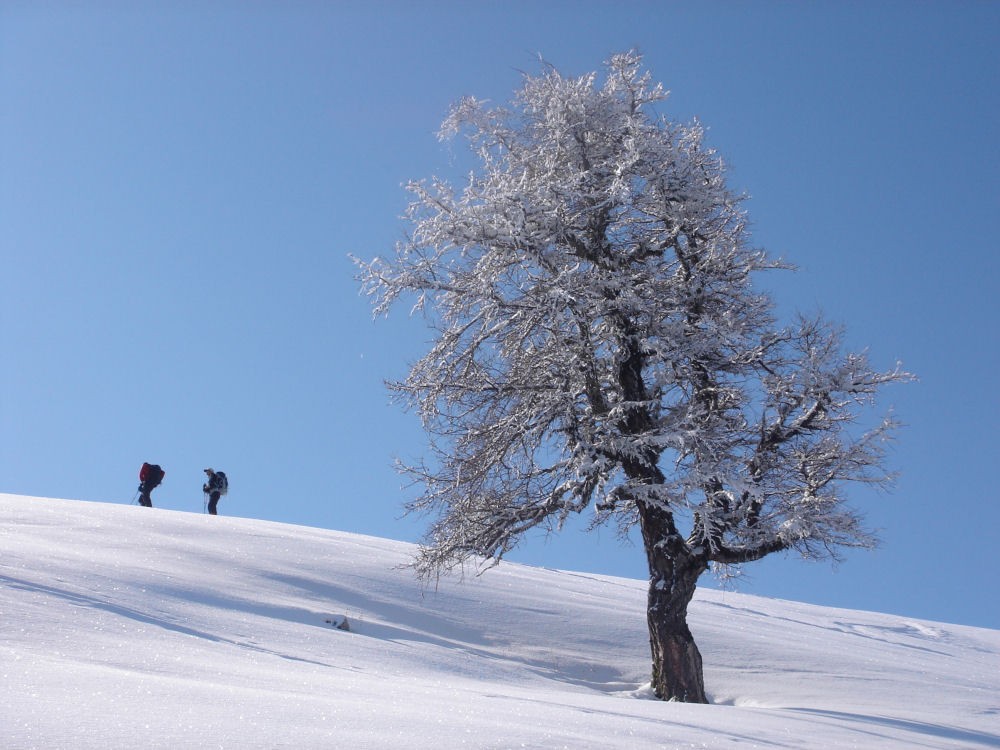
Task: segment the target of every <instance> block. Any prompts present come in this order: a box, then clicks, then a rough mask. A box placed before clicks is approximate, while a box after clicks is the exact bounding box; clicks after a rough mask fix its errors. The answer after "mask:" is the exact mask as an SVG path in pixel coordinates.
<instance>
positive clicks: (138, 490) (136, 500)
mask: <svg viewBox="0 0 1000 750" xmlns="http://www.w3.org/2000/svg"><path fill="white" fill-rule="evenodd" d="M141 491H142V488H141V487H140V488H139V489H137V490H136V491H135V494H134V495H133V496H132V502H130V503H129V505H135V504H136V503H137V502H138V500H139V493H140V492H141Z"/></svg>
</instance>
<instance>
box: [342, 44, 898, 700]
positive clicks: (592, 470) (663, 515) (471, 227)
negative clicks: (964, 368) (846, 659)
mask: <svg viewBox="0 0 1000 750" xmlns="http://www.w3.org/2000/svg"><path fill="white" fill-rule="evenodd" d="M605 72H606V74H605V76H604V79H603V82H601V81H599V80H598V76H597V74H589V75H585V76H582V77H576V78H573V77H565V76H563V75H562V74H560V73H559V72H558V71H556V70H555V69H553V68H551V67H549V66H545V67H544V69H543V71H542V72H541V73H540V74H539V75H537V76H530V75H526V76H525V77H524V80H523V85H522V88H521V89H520V90H519V91H518V92H517V93H516V95H515V97H514V99H513V101H512V103H511V105H510V106H509V107H491V106H489V105H488V104H487V103H485V102H482V101H479V100H477V99H474V98H466V99H462V100H461V101H459V102H458V103H457V104H456V105H455V106H454V107H453V108H452V110H451V112H450V113H449V115H448V117H447V119H446V120H445V122H444V125H443V127H442V131H441V133H442V137H445V138H454V137H464V138H466V139H468V143H469V145H470V147H471V148H472V150H473V153H474V154H475V156H476V158H477V168H476V169H475V170H473V171H472V172H471V173H470V174H469V175H468V177H467V180H466V181H465V183H464V185H463V186H462V187H461V188H460V189H456V188H455V187H453V186H452V184H451V183H450V182H448V181H446V180H444V179H438V178H434V179H430V180H425V181H420V182H413V183H411V184H410V185H409V186H408V189H409V191H410V192H411V193H412V196H413V199H412V203H411V204H410V207H409V210H408V215H407V220H408V223H409V226H410V229H411V232H410V234H409V236H408V237H407V239H406V240H405V241H403V242H401V243H400V244H399V245H398V246H397V248H396V251H395V254H394V255H393V256H392V257H389V258H384V259H383V258H376V259H374V260H372V261H371V262H361V261H359V264H360V268H361V273H360V279H361V281H362V284H363V288H364V289H365V290H366V292H367V293H368V294H369V295H370V296H371V297H372V299H373V301H374V305H375V311H376V314H383V313H386V312H387V311H388V310H389V308H390V307H391V306H392V305H393V303H394V302H396V301H397V300H398V299H399V298H400V297H401V296H407V297H408V298H409V299H410V300H413V301H414V302H415V309H417V310H421V311H424V312H425V313H426V314H427V318H428V321H429V323H430V325H431V326H433V327H434V329H435V330H436V340H435V342H434V345H433V346H432V348H431V349H430V351H428V352H427V354H426V355H425V356H424V357H422V358H421V359H420V360H419V361H418V362H416V363H415V364H414V365H413V366H412V369H411V370H410V372H409V375H408V377H407V378H406V379H405V380H404V381H401V382H395V383H391V384H390V388H391V389H392V390H393V391H394V392H395V393H396V395H397V396H398V397H400V398H401V399H402V400H403V401H404V402H405V403H406V405H407V406H409V407H411V408H413V409H415V410H416V411H418V413H419V414H420V417H421V419H422V421H423V424H424V427H425V430H426V432H427V434H428V436H429V439H430V447H431V450H432V454H433V455H432V456H431V457H430V458H429V460H427V461H426V462H424V463H420V464H417V465H413V466H406V467H404V470H405V471H406V472H407V473H409V474H410V475H411V476H412V477H413V478H414V479H415V480H417V481H418V482H419V483H420V484H421V486H422V488H423V491H422V494H421V495H420V496H419V497H417V498H416V499H415V500H413V501H411V502H410V503H409V504H408V506H407V507H408V509H409V510H410V511H418V512H428V513H429V514H430V515H431V517H432V519H433V520H432V523H431V526H430V529H429V532H428V534H427V538H426V540H425V544H424V546H423V547H422V551H421V554H420V558H419V560H418V563H417V564H418V568H419V570H420V572H421V573H423V574H424V575H435V574H438V573H440V572H442V571H446V570H448V569H450V568H451V567H452V566H454V565H456V564H458V563H461V562H463V561H465V560H468V559H470V558H473V559H482V558H486V559H488V560H494V561H495V560H499V559H500V558H502V556H503V555H504V554H505V553H506V552H508V551H509V550H510V549H511V548H512V547H513V546H515V545H516V544H517V543H518V541H519V540H520V539H521V538H522V536H523V535H524V533H525V532H527V531H528V530H530V529H532V528H535V527H537V526H540V525H548V526H551V527H558V526H559V525H560V524H561V523H562V522H563V521H564V520H566V519H567V518H568V517H569V516H570V515H571V514H579V513H582V512H584V511H585V510H589V512H590V513H592V516H591V519H592V522H593V523H595V524H602V523H607V522H613V523H616V524H618V525H620V526H621V527H623V528H628V527H630V526H632V525H635V524H638V525H639V527H640V528H641V531H642V535H643V541H644V545H645V551H646V555H647V560H648V562H649V566H650V576H651V578H650V606H649V618H650V632H651V644H652V645H653V652H654V653H653V655H654V680H653V681H654V687H655V688H656V690H657V693H658V694H659V695H661V697H664V698H676V699H681V700H704V690H703V686H702V685H701V684H700V670H701V663H700V656H698V654H697V649H696V648H694V643H693V639H691V637H690V633H689V632H687V627H686V624H685V613H686V607H687V602H688V601H689V600H690V597H691V595H692V594H693V590H694V585H695V584H694V582H695V581H696V580H697V578H698V577H699V576H700V575H701V573H702V572H704V571H705V570H706V569H708V568H709V567H710V566H713V565H714V566H718V567H720V568H722V569H725V568H727V567H728V566H733V565H740V564H743V563H748V562H751V561H754V560H757V559H760V558H762V557H764V556H765V555H768V554H771V553H774V552H778V551H782V550H797V551H798V552H800V553H802V554H803V555H805V556H807V557H823V556H827V555H831V554H835V553H836V550H837V548H839V547H843V546H865V545H870V544H872V543H873V541H874V540H873V538H872V536H871V535H870V534H869V533H868V532H867V531H866V530H865V529H864V528H863V524H862V523H861V518H860V516H859V513H858V512H857V511H856V510H855V509H853V508H852V507H851V506H850V505H849V504H848V503H847V502H846V496H845V491H844V488H845V486H846V485H847V484H849V483H851V482H862V483H871V484H884V483H887V482H888V481H889V480H890V478H891V475H890V474H889V472H887V471H886V470H885V468H884V459H885V452H884V445H885V441H886V440H887V439H888V438H889V437H890V435H891V433H892V432H893V430H894V429H895V428H896V426H897V424H896V422H895V420H894V419H893V418H892V417H891V416H887V417H885V418H884V419H882V420H881V421H878V420H876V421H875V423H874V425H873V426H870V427H869V428H868V429H862V428H861V424H862V423H863V415H864V414H866V411H867V410H866V407H868V406H870V405H871V404H872V403H873V400H874V398H875V396H876V393H877V391H878V390H879V389H880V387H881V386H883V385H885V384H887V383H891V382H894V381H902V380H906V379H908V378H909V375H908V374H907V373H905V372H903V371H902V370H901V369H900V368H899V367H898V366H897V367H895V368H893V369H890V370H887V371H879V370H876V369H874V368H873V367H872V366H871V365H870V363H869V361H868V359H867V357H866V355H865V354H864V353H845V352H844V351H843V342H842V336H841V333H840V331H839V329H838V328H837V327H836V326H833V325H831V324H829V323H827V322H826V321H824V320H822V319H819V318H800V319H798V321H797V322H796V324H795V325H791V326H781V325H778V323H777V322H776V317H775V314H774V306H773V302H772V300H771V298H770V297H769V296H768V295H767V294H765V293H764V292H762V291H760V290H758V289H756V288H755V287H754V284H753V278H754V276H755V274H757V273H758V272H763V271H766V270H769V269H776V268H782V267H786V266H785V264H784V263H781V262H777V261H775V260H772V259H771V258H769V257H768V255H767V254H766V253H765V252H764V251H763V250H761V249H759V248H756V247H754V246H753V245H752V244H751V242H750V238H749V234H748V230H747V216H746V213H745V211H744V209H743V203H744V201H743V199H742V197H741V196H739V195H735V194H734V193H732V192H731V191H730V189H729V188H728V187H727V185H726V167H725V165H724V163H723V161H722V160H721V159H720V158H719V156H718V154H716V153H715V152H714V151H713V150H712V149H711V148H709V147H707V146H706V145H705V143H704V132H703V129H702V128H701V127H700V125H699V124H698V123H697V122H694V123H687V124H681V123H677V122H673V121H671V120H669V119H667V118H666V117H664V116H662V115H660V114H659V113H658V112H657V105H658V104H659V103H660V102H662V101H663V100H664V99H665V98H666V93H665V91H664V89H663V88H662V86H660V85H659V84H653V83H652V82H651V76H650V75H649V73H648V72H645V71H644V70H643V69H642V60H641V57H640V56H639V55H638V54H637V53H634V52H629V53H624V54H618V55H615V56H613V57H612V58H611V59H610V60H609V61H608V62H607V63H606V67H605ZM664 628H666V629H665V630H664ZM657 631H662V632H659V633H658V632H657ZM675 636H676V637H678V638H680V640H681V641H684V642H685V643H684V645H683V648H681V649H680V651H683V652H684V654H685V655H684V656H681V657H677V658H674V657H671V656H670V653H669V652H670V651H671V649H670V648H668V647H667V646H665V645H664V642H663V639H664V638H666V639H667V640H669V638H672V637H675ZM658 641H660V642H661V643H660V648H659V651H660V652H661V653H658V649H657V642H658ZM664 651H666V652H668V653H666V655H664V653H662V652H664ZM675 656H676V655H675ZM685 659H686V660H687V664H686V666H679V662H681V661H684V660H685ZM685 670H686V671H688V672H690V671H692V670H694V671H697V672H698V674H697V676H696V678H694V677H691V676H690V675H689V676H688V677H683V674H681V673H683V672H685ZM671 674H674V675H678V674H681V677H682V679H680V681H679V682H677V683H676V684H672V683H671V682H670V680H671V676H670V675H671Z"/></svg>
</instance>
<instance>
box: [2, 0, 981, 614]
mask: <svg viewBox="0 0 1000 750" xmlns="http://www.w3.org/2000/svg"><path fill="white" fill-rule="evenodd" d="M998 38H1000V4H998V3H993V2H958V1H956V2H919V1H917V0H914V1H912V2H832V1H831V2H825V3H823V2H811V3H791V2H773V3H765V2H761V3H735V2H733V3H729V2H715V3H712V2H705V3H671V2H629V1H628V0H625V1H624V2H615V3H611V2H587V1H579V0H577V1H573V2H570V1H565V2H562V1H555V0H553V1H550V2H542V1H539V2H517V1H514V2H510V1H508V2H502V3H501V2H468V1H465V2H424V3H414V2H409V0H407V1H406V2H366V3H361V2H357V3H347V2H344V3H338V2H330V3H321V2H314V3H309V2H293V3H285V2H273V3H264V2H249V3H238V2H235V1H234V2H207V3H201V2H194V0H191V2H175V3H145V2H124V1H122V2H112V1H110V0H109V1H108V2H92V3H78V2H65V3H60V2H26V1H25V2H19V1H18V0H8V2H4V3H2V4H0V254H2V262H3V271H2V274H0V316H2V317H0V357H2V365H0V491H5V492H13V493H21V494H31V495H39V496H50V497H65V498H74V499H82V500H95V501H108V502H118V503H128V502H129V501H130V500H131V499H132V497H133V495H134V493H135V488H136V485H137V483H138V482H137V479H136V472H137V470H138V467H139V464H140V463H141V462H142V461H144V460H149V461H155V462H158V463H160V464H162V465H163V467H164V468H165V469H166V471H167V476H166V480H165V482H164V484H163V485H162V486H161V487H160V488H159V489H157V490H156V491H155V492H154V495H153V498H154V503H155V504H156V505H157V506H159V507H162V508H168V509H175V510H187V511H192V512H201V511H202V495H201V490H200V488H201V483H202V481H203V475H202V473H201V470H202V469H203V468H204V467H206V466H213V467H215V468H217V469H224V470H225V471H226V472H227V473H228V474H229V477H230V481H231V485H232V489H231V492H230V495H229V496H228V497H227V498H225V499H224V500H223V502H222V503H221V505H220V510H221V512H222V513H223V514H229V515H239V516H247V517H253V518H263V519H272V520H277V521H286V522H290V523H298V524H306V525H312V526H320V527H326V528H334V529H342V530H347V531H356V532H360V533H366V534H373V535H377V536H382V537H388V538H393V539H402V540H407V541H416V540H417V539H418V538H419V536H420V534H421V531H422V529H423V525H424V522H423V521H422V520H421V519H416V518H409V519H402V520H401V519H400V516H401V512H402V503H403V501H404V500H405V499H406V498H407V497H409V496H411V495H410V493H411V492H412V490H407V489H405V488H401V481H402V480H401V478H400V477H399V476H398V475H397V474H395V472H394V471H393V469H392V467H391V462H392V458H393V457H394V456H402V457H410V458H412V457H415V456H417V455H419V454H420V452H421V451H422V448H423V436H422V433H421V431H420V429H419V425H418V423H417V420H416V417H415V416H413V415H409V414H406V413H405V412H402V411H401V410H399V409H398V408H396V407H394V406H392V405H390V404H389V403H388V394H387V392H386V391H385V389H384V387H383V385H382V381H383V379H385V378H393V377H400V376H402V375H403V374H404V372H405V370H406V366H407V364H408V363H409V362H410V361H412V360H413V359H414V358H416V357H417V356H418V354H420V353H421V352H422V351H423V350H424V348H425V345H426V342H427V340H428V338H429V334H428V332H427V331H426V330H425V329H424V328H423V325H422V323H421V322H420V321H419V320H411V319H409V318H408V317H407V316H406V311H405V310H404V309H399V310H398V311H397V314H396V315H394V316H393V317H392V318H390V319H389V320H388V321H379V322H372V320H371V314H370V307H369V304H368V301H367V300H366V299H364V298H362V297H360V296H359V294H358V287H357V284H356V282H355V281H354V278H353V275H354V269H353V267H352V265H351V263H350V261H349V260H348V254H349V253H353V254H356V255H360V256H364V257H370V256H373V255H375V254H379V253H386V252H389V251H390V250H391V248H392V246H393V244H394V243H395V241H396V240H397V239H398V238H399V237H400V236H401V234H402V233H403V231H404V230H405V228H406V227H405V224H404V223H403V222H402V221H401V220H400V218H399V216H400V214H401V212H402V210H403V208H404V206H405V202H406V194H405V193H404V191H403V190H402V188H401V185H402V183H404V182H405V181H407V180H409V179H414V178H423V177H428V176H430V175H432V174H439V175H442V176H446V177H452V178H457V179H460V178H461V174H458V172H460V166H459V165H460V164H462V163H466V160H465V158H464V156H463V155H462V154H461V153H460V152H457V151H456V149H458V148H459V146H458V145H457V144H455V145H447V144H441V143H439V142H438V141H437V140H436V137H435V133H436V131H437V128H438V125H439V124H440V122H441V120H442V119H443V117H444V115H445V113H446V111H447V108H448V106H449V104H450V103H451V102H452V101H454V100H456V99H457V98H459V97H461V96H463V95H468V94H472V95H476V96H478V97H481V98H488V99H491V100H493V101H494V102H497V103H502V102H505V101H507V100H508V98H509V97H510V95H511V94H512V92H513V91H514V89H515V88H516V87H517V86H518V85H519V82H520V76H521V72H520V71H529V72H535V71H537V70H538V66H537V55H538V54H541V55H543V56H544V57H545V58H546V59H547V60H548V61H549V62H551V63H553V64H555V65H556V66H557V67H558V68H559V69H560V70H561V71H563V72H564V73H567V74H582V73H586V72H588V71H591V70H595V69H598V68H599V67H600V66H601V63H602V61H603V60H605V59H606V58H607V57H608V56H609V55H610V54H611V53H613V52H616V51H622V50H625V49H629V48H632V47H637V48H639V49H640V50H641V51H643V52H644V53H645V56H646V63H647V65H648V67H649V68H650V69H651V70H652V72H653V75H654V77H655V78H656V79H657V80H660V81H662V82H663V83H664V85H665V86H666V87H667V88H669V89H670V90H671V91H672V95H671V99H670V100H669V101H668V102H667V103H666V105H664V106H663V108H662V109H663V111H664V112H666V113H667V114H669V115H670V116H671V117H673V118H676V119H681V120H688V119H691V118H692V117H698V118H699V119H700V120H701V121H702V122H703V123H704V124H705V125H706V126H707V127H708V133H709V136H708V138H709V141H710V142H711V144H712V145H714V146H715V147H716V148H717V149H718V150H719V151H720V152H721V153H722V154H723V155H724V156H725V157H726V159H727V160H728V161H729V162H730V164H731V165H732V185H733V187H734V188H736V189H738V190H742V191H745V192H746V193H748V194H749V195H750V196H751V200H750V201H749V202H748V204H747V208H748V210H749V212H750V215H751V218H752V221H753V229H754V238H755V241H756V242H757V243H758V244H760V245H761V246H763V247H766V248H767V249H768V250H769V251H770V252H771V253H772V254H773V255H776V256H784V257H785V258H787V259H788V260H790V261H792V262H794V263H796V264H797V265H798V266H799V267H800V270H799V271H798V272H797V273H795V274H782V275H780V276H776V277H773V278H769V280H768V282H767V283H768V284H769V286H770V287H771V288H773V290H774V293H775V296H776V298H777V300H778V303H779V305H780V306H781V307H782V309H784V310H785V311H788V312H791V311H793V310H795V309H802V310H805V311H812V310H816V309H822V310H823V311H824V312H825V313H826V314H827V315H828V316H829V317H831V318H833V319H835V320H839V321H841V322H843V323H844V324H845V326H846V327H847V330H848V332H849V336H848V338H849V340H850V342H851V343H852V345H854V346H857V347H870V351H871V356H872V359H873V360H874V362H875V363H876V364H877V365H879V366H883V367H891V366H892V365H893V364H894V363H895V361H896V360H897V359H900V360H902V361H903V363H904V365H905V366H906V367H907V368H908V369H909V370H911V371H913V372H915V373H916V374H917V375H918V376H919V377H920V381H919V382H918V383H916V384H913V385H909V386H898V387H895V388H892V389H890V390H889V391H887V392H886V394H885V395H886V399H885V401H884V402H883V403H882V404H881V406H882V407H884V408H888V407H890V406H894V407H895V409H896V412H897V414H898V415H899V416H900V417H901V419H902V420H903V421H904V422H906V423H907V425H908V426H907V427H906V428H905V429H904V430H903V431H902V432H901V433H900V439H899V440H898V442H897V444H896V445H895V447H894V449H893V451H892V463H893V466H894V467H895V468H896V469H898V470H899V471H900V472H901V476H900V480H899V482H898V484H897V486H896V489H895V491H894V492H893V493H891V494H878V493H869V492H865V491H856V492H854V493H853V495H852V497H853V499H854V501H855V502H856V503H857V504H859V505H861V506H863V507H865V508H866V509H867V510H868V517H869V521H870V523H871V525H873V526H875V527H878V528H880V529H882V538H883V540H884V544H883V546H882V548H881V549H879V550H878V551H876V552H858V553H851V554H849V555H848V556H847V560H846V562H844V563H843V564H841V565H839V566H837V567H836V568H833V567H831V566H829V565H823V564H809V563H802V562H800V561H798V560H795V559H794V558H792V557H783V558H772V559H769V560H767V561H764V562H762V563H758V564H756V565H753V566H749V567H748V568H747V574H748V576H747V578H746V580H745V581H744V582H743V584H742V586H741V590H743V591H746V592H749V593H756V594H762V595H767V596H778V597H783V598H790V599H798V600H802V601H809V602H815V603H820V604H830V605H835V606H844V607H851V608H858V609H872V610H879V611H887V612H894V613H899V614H902V615H906V616H913V617H924V618H931V619H938V620H946V621H952V622H959V623H966V624H975V625H985V626H990V627H994V628H996V627H1000V596H998V584H997V582H996V575H995V572H994V569H995V560H994V555H995V554H996V550H997V547H998V542H1000V512H998V500H997V495H996V481H995V473H996V469H997V466H998V465H1000V461H998V458H1000V456H998V450H997V438H996V434H995V430H994V427H995V425H997V424H998V422H1000V411H998V408H997V399H996V390H997V389H996V381H997V373H998V372H1000V361H998V344H997V341H998V336H997V326H998V323H1000V304H998V289H997V286H998V253H997V239H996V238H997V234H996V230H995V226H994V224H995V223H996V221H997V220H998V218H1000V181H998V175H1000V172H998V167H1000V158H998V157H1000V149H998V142H1000V140H998V138H997V137H996V129H997V123H998V121H1000V95H998V81H1000V63H998V60H1000V56H998V54H997V51H996V40H997V39H998ZM137 510H138V509H137ZM0 554H2V552H0ZM512 559H514V560H519V561H524V562H529V563H532V564H539V565H544V566H549V567H558V568H567V569H576V570H588V571H598V572H604V573H609V574H616V575H625V576H630V577H636V578H643V577H645V570H644V557H643V554H642V551H641V549H640V548H639V547H634V546H633V547H629V546H627V545H626V546H622V545H620V544H619V543H618V541H617V540H616V538H615V535H614V533H613V532H612V531H611V530H605V531H603V532H601V533H599V534H584V533H583V532H582V531H580V530H579V529H567V530H565V531H564V532H563V534H562V535H560V536H559V537H557V538H552V539H549V540H545V539H544V538H541V537H539V538H534V539H532V540H531V541H530V542H529V543H527V544H526V545H524V546H523V547H522V548H521V549H520V550H518V552H517V553H516V554H514V555H512ZM0 564H2V557H0ZM703 583H704V584H706V585H711V583H712V581H711V579H709V578H706V579H705V580H704V581H703Z"/></svg>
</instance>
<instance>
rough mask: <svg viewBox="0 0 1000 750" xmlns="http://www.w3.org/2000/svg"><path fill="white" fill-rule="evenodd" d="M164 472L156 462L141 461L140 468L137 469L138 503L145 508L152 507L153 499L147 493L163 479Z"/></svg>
mask: <svg viewBox="0 0 1000 750" xmlns="http://www.w3.org/2000/svg"><path fill="white" fill-rule="evenodd" d="M166 473H167V472H165V471H164V470H163V469H161V468H160V467H159V465H158V464H150V463H146V462H143V464H142V468H140V469H139V505H141V506H143V507H145V508H152V507H153V499H152V498H151V497H150V496H149V493H151V492H152V491H153V490H154V489H156V487H157V486H158V485H159V484H160V482H162V481H163V477H164V476H166Z"/></svg>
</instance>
